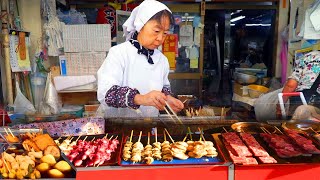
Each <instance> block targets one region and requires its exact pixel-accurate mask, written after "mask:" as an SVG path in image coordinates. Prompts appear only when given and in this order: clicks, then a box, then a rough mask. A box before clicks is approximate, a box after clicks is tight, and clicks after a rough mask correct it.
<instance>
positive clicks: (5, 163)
mask: <svg viewBox="0 0 320 180" xmlns="http://www.w3.org/2000/svg"><path fill="white" fill-rule="evenodd" d="M2 161H3V163H4V165H5V166H6V168H7V169H8V171H9V174H10V173H11V171H10V169H9V167H8V164H7V162H6V160H5V159H4V153H2Z"/></svg>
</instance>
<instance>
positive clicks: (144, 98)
mask: <svg viewBox="0 0 320 180" xmlns="http://www.w3.org/2000/svg"><path fill="white" fill-rule="evenodd" d="M166 101H167V97H166V95H165V94H163V93H162V92H160V91H151V92H149V93H148V94H145V95H141V94H137V95H136V96H135V97H134V103H135V104H137V105H143V106H154V107H155V108H157V109H159V110H164V106H165V105H166Z"/></svg>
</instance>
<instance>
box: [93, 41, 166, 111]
mask: <svg viewBox="0 0 320 180" xmlns="http://www.w3.org/2000/svg"><path fill="white" fill-rule="evenodd" d="M137 51H138V50H137V48H135V47H134V46H133V45H132V44H131V43H130V42H129V41H126V42H124V43H122V44H119V45H117V46H113V47H112V48H111V49H110V50H109V53H108V56H107V58H106V59H105V61H104V62H103V64H102V66H101V67H100V69H99V70H98V72H97V75H98V92H97V96H98V100H99V101H100V103H101V104H102V105H104V108H105V116H106V117H141V116H143V117H155V116H158V114H159V111H158V110H157V109H156V108H155V107H153V106H140V108H139V110H140V111H141V112H142V113H141V114H139V113H137V111H135V110H133V109H131V108H114V107H109V106H108V105H107V104H106V102H105V96H106V93H107V91H108V90H109V89H110V88H111V87H112V86H114V85H118V86H121V87H123V86H128V87H130V88H136V89H137V90H139V92H140V94H142V95H144V94H147V93H149V92H151V91H152V90H157V91H161V90H162V88H163V87H169V86H170V82H169V80H168V74H169V63H168V59H167V58H166V57H165V56H164V55H163V54H162V53H161V52H160V51H159V50H157V49H155V50H154V54H153V55H152V56H151V57H152V59H153V62H154V64H149V63H148V60H147V57H146V56H145V55H143V54H138V53H137Z"/></svg>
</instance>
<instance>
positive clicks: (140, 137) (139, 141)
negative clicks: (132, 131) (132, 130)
mask: <svg viewBox="0 0 320 180" xmlns="http://www.w3.org/2000/svg"><path fill="white" fill-rule="evenodd" d="M141 135H142V131H140V134H139V139H138V142H140V140H141Z"/></svg>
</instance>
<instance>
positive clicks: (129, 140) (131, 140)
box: [129, 130, 133, 142]
mask: <svg viewBox="0 0 320 180" xmlns="http://www.w3.org/2000/svg"><path fill="white" fill-rule="evenodd" d="M132 136H133V130H131V135H130V140H129V142H131V141H132Z"/></svg>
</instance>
